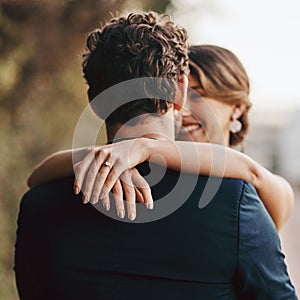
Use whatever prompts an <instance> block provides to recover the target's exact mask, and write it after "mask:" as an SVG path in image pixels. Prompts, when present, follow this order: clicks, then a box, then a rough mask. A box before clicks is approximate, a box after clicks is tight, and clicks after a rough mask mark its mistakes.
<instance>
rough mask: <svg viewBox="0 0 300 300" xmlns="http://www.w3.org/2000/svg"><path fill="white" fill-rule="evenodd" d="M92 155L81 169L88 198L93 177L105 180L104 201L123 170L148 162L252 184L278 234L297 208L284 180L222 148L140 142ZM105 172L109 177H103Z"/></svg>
mask: <svg viewBox="0 0 300 300" xmlns="http://www.w3.org/2000/svg"><path fill="white" fill-rule="evenodd" d="M93 151H95V153H97V155H96V156H97V159H96V160H95V162H94V164H91V163H90V161H85V160H83V161H82V162H81V163H80V164H81V165H80V168H79V169H78V183H79V188H81V182H82V181H83V179H84V178H86V179H87V180H86V181H87V184H86V185H87V187H86V188H87V189H88V193H87V194H88V195H89V194H91V193H92V189H93V188H92V185H93V183H94V178H93V174H95V173H99V176H103V178H105V185H104V186H103V189H102V192H101V191H98V192H99V195H100V197H101V196H105V195H107V193H108V192H109V191H110V190H111V188H112V186H113V184H114V182H115V181H116V180H117V178H119V176H120V174H122V172H123V171H124V170H126V169H128V168H130V167H132V166H136V165H137V164H139V163H141V162H143V161H145V160H151V161H153V162H154V163H158V164H162V163H165V164H166V165H167V166H168V167H169V168H171V169H175V170H182V171H185V172H190V173H195V174H203V175H212V176H217V177H228V178H240V179H243V180H247V181H249V182H251V183H252V184H253V185H254V186H255V188H256V189H257V192H258V195H259V196H260V198H261V200H262V201H263V203H264V205H265V207H266V209H267V210H268V212H269V213H270V215H271V217H272V219H273V221H274V223H275V226H276V228H277V230H279V229H281V227H282V225H283V224H284V223H285V222H286V220H287V219H288V217H289V215H290V212H291V209H292V207H293V204H294V193H293V190H292V188H291V186H290V184H289V183H288V182H287V181H286V180H285V179H283V178H282V177H280V176H277V175H274V174H272V173H271V172H269V171H268V170H267V169H265V168H264V167H262V166H261V165H260V164H259V163H257V162H255V161H254V160H253V159H251V158H250V157H249V156H247V155H245V154H243V153H240V152H238V151H236V150H233V149H230V148H227V147H223V146H220V145H215V144H208V143H192V142H183V141H176V142H174V141H170V140H153V139H147V138H138V139H133V140H129V141H123V142H119V143H116V144H112V145H108V146H105V147H101V148H98V149H95V150H93ZM126 158H127V159H126ZM162 160H163V161H164V162H162ZM105 161H110V163H111V164H112V166H113V168H112V169H111V172H110V173H107V170H105V169H106V168H102V165H103V163H104V162H105ZM103 171H105V172H106V174H103Z"/></svg>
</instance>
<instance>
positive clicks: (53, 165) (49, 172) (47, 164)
mask: <svg viewBox="0 0 300 300" xmlns="http://www.w3.org/2000/svg"><path fill="white" fill-rule="evenodd" d="M73 151H75V155H76V158H77V157H78V160H82V159H83V158H84V157H85V156H86V155H87V154H88V152H89V148H78V149H75V150H73ZM73 151H72V150H71V149H70V150H64V151H59V152H56V153H53V154H51V155H50V156H48V157H46V158H45V159H44V160H43V161H41V162H40V163H39V164H38V165H36V166H35V167H34V169H33V171H32V173H31V174H30V175H29V177H28V179H27V184H28V186H29V187H31V188H32V187H34V186H37V185H39V184H42V183H45V182H48V181H50V180H54V179H58V178H62V177H65V176H70V175H72V174H74V171H73V161H72V153H73Z"/></svg>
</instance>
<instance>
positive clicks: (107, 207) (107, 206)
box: [103, 203, 110, 211]
mask: <svg viewBox="0 0 300 300" xmlns="http://www.w3.org/2000/svg"><path fill="white" fill-rule="evenodd" d="M103 206H104V208H105V209H106V210H107V211H108V210H109V208H110V207H109V204H108V203H104V204H103Z"/></svg>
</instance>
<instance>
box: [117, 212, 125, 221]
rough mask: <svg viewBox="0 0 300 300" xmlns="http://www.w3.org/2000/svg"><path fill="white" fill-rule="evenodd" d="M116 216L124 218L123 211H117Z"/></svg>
mask: <svg viewBox="0 0 300 300" xmlns="http://www.w3.org/2000/svg"><path fill="white" fill-rule="evenodd" d="M118 216H119V218H121V219H123V218H124V216H125V213H124V210H119V211H118Z"/></svg>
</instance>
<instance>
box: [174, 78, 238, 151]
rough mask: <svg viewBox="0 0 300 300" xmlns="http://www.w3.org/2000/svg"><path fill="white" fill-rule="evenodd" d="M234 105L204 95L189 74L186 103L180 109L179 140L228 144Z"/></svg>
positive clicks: (197, 83) (196, 81) (195, 80)
mask: <svg viewBox="0 0 300 300" xmlns="http://www.w3.org/2000/svg"><path fill="white" fill-rule="evenodd" d="M233 110H234V105H230V104H226V103H224V102H221V101H217V100H214V99H212V98H209V97H206V95H205V94H204V91H203V90H202V89H201V88H200V87H199V82H198V80H197V79H196V78H195V77H193V76H191V75H190V76H189V91H188V97H187V104H186V105H185V108H183V109H182V129H181V131H180V133H179V135H178V137H177V139H179V140H184V141H194V142H209V143H214V144H221V145H225V146H229V137H230V131H229V123H230V121H231V116H232V113H233Z"/></svg>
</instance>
